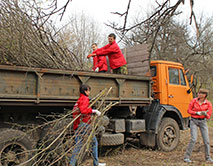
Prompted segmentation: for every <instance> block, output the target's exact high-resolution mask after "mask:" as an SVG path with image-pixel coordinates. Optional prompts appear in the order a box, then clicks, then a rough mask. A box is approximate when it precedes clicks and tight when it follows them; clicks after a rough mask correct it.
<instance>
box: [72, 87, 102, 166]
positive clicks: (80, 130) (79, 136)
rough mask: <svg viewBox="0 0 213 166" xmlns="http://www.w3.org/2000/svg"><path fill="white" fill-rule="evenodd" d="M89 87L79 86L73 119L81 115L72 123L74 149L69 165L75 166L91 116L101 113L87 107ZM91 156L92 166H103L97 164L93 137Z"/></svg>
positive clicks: (88, 128)
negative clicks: (78, 95)
mask: <svg viewBox="0 0 213 166" xmlns="http://www.w3.org/2000/svg"><path fill="white" fill-rule="evenodd" d="M90 90H91V88H90V86H88V85H85V84H82V85H81V86H80V97H79V99H78V101H77V103H76V104H75V106H74V109H73V110H74V111H75V112H74V113H73V118H76V117H77V116H78V115H79V114H80V115H81V116H80V117H79V118H77V119H76V120H75V121H74V124H73V129H74V132H75V147H74V150H73V153H72V156H71V160H70V165H71V166H76V163H77V159H78V156H79V153H80V151H81V148H82V146H83V139H84V138H85V136H86V135H87V134H89V132H90V131H91V125H90V123H91V115H92V114H96V115H97V116H100V115H101V112H100V111H98V110H97V109H92V108H90V107H89V105H90V103H89V97H88V96H89V94H90ZM91 144H92V156H93V166H105V165H106V163H99V160H98V141H97V138H96V136H95V135H94V136H93V138H92V142H91Z"/></svg>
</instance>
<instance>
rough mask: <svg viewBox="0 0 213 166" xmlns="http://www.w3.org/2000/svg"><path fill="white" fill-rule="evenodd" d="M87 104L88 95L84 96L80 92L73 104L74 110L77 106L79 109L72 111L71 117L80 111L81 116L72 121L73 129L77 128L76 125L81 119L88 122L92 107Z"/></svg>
mask: <svg viewBox="0 0 213 166" xmlns="http://www.w3.org/2000/svg"><path fill="white" fill-rule="evenodd" d="M89 104H90V103H89V97H88V96H85V95H84V94H80V97H79V99H78V101H77V102H76V104H75V106H74V110H75V108H76V107H78V109H79V111H76V112H74V113H73V118H75V117H77V116H78V115H79V114H80V113H81V116H80V117H79V118H78V119H77V120H75V121H74V124H73V129H74V130H76V129H77V128H78V125H79V124H80V121H81V120H82V122H84V123H88V124H89V123H90V121H91V114H92V108H89Z"/></svg>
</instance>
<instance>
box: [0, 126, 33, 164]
mask: <svg viewBox="0 0 213 166" xmlns="http://www.w3.org/2000/svg"><path fill="white" fill-rule="evenodd" d="M32 149H33V144H32V142H31V141H30V139H29V138H27V137H26V135H25V133H24V132H22V131H20V130H14V129H5V130H1V131H0V166H5V165H6V166H9V165H11V166H12V165H19V164H21V163H23V162H25V161H27V160H29V159H30V157H31V153H30V151H31V150H32ZM30 165H31V162H29V163H27V164H25V166H30Z"/></svg>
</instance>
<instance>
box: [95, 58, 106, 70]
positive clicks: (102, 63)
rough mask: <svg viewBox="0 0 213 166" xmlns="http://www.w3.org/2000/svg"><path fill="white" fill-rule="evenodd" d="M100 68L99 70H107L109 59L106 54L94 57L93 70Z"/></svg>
mask: <svg viewBox="0 0 213 166" xmlns="http://www.w3.org/2000/svg"><path fill="white" fill-rule="evenodd" d="M97 67H98V68H99V71H107V70H108V66H107V59H106V57H105V56H94V57H93V68H92V70H93V71H95V69H96V68H97Z"/></svg>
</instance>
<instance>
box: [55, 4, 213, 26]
mask: <svg viewBox="0 0 213 166" xmlns="http://www.w3.org/2000/svg"><path fill="white" fill-rule="evenodd" d="M66 1H67V0H59V5H62V4H65V2H66ZM128 1H129V0H72V2H71V3H70V4H69V6H68V8H67V11H66V13H65V16H64V18H63V19H64V20H65V19H66V18H67V17H69V15H70V14H72V12H81V11H83V12H85V13H86V14H87V15H88V16H90V17H92V18H93V19H95V20H97V21H98V22H100V24H104V23H108V22H113V21H116V22H117V21H119V20H121V19H119V17H118V16H116V15H113V14H111V12H120V13H122V12H124V11H125V10H126V7H127V4H128ZM172 1H174V0H172ZM172 1H171V2H172ZM189 2H190V0H185V4H184V5H181V10H183V12H184V16H182V17H183V18H189V16H190V9H189ZM153 4H156V3H155V0H132V3H131V6H130V13H129V14H130V17H131V16H134V15H135V14H136V13H137V12H138V11H139V10H140V12H142V13H144V14H145V13H146V11H147V10H150V9H151V8H152V6H153ZM212 6H213V0H194V10H195V13H196V14H197V15H199V14H200V13H204V14H205V15H207V16H208V15H213V10H212ZM62 21H63V20H62Z"/></svg>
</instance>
